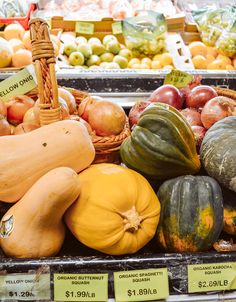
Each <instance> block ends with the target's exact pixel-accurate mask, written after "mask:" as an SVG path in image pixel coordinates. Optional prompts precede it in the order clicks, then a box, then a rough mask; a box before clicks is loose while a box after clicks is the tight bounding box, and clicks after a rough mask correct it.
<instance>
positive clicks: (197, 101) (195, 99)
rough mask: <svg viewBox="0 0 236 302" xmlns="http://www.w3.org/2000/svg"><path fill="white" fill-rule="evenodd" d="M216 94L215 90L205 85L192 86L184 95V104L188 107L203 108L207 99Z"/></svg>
mask: <svg viewBox="0 0 236 302" xmlns="http://www.w3.org/2000/svg"><path fill="white" fill-rule="evenodd" d="M216 96H217V93H216V91H215V90H214V89H213V88H212V87H210V86H206V85H200V86H196V87H194V88H193V89H192V90H191V91H190V92H189V93H188V94H187V96H186V106H187V107H189V108H197V109H198V108H203V106H204V105H205V104H206V102H208V101H209V100H211V99H213V98H214V97H216Z"/></svg>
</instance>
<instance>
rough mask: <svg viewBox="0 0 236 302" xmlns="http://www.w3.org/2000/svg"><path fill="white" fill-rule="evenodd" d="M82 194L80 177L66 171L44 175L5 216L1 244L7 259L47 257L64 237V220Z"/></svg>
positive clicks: (55, 250) (61, 170)
mask: <svg viewBox="0 0 236 302" xmlns="http://www.w3.org/2000/svg"><path fill="white" fill-rule="evenodd" d="M79 193H80V184H79V179H78V175H77V174H76V172H75V171H74V170H72V169H71V168H67V167H60V168H56V169H53V170H51V171H49V172H48V173H46V174H45V175H43V176H42V177H41V178H40V179H39V180H38V181H37V182H36V183H35V184H34V185H33V186H32V187H31V188H30V190H29V191H27V193H26V194H25V195H24V196H23V197H22V198H21V199H20V200H19V201H18V202H17V203H16V204H14V205H13V206H12V207H11V208H10V209H9V210H8V212H7V213H6V214H5V215H4V216H3V218H2V220H1V224H0V244H1V247H2V249H3V251H4V252H5V254H6V255H7V256H12V257H18V258H38V257H48V256H53V255H55V254H57V252H58V251H59V250H60V248H61V246H62V243H63V241H64V237H65V226H64V223H63V221H62V217H63V215H64V212H65V211H66V209H67V208H68V207H69V206H70V205H71V204H72V203H73V201H74V200H75V199H76V198H77V197H78V195H79Z"/></svg>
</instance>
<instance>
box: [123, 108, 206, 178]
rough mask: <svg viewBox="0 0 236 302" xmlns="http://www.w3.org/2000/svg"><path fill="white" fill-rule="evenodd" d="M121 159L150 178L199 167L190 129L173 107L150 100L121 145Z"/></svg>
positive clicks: (184, 172) (187, 171)
mask: <svg viewBox="0 0 236 302" xmlns="http://www.w3.org/2000/svg"><path fill="white" fill-rule="evenodd" d="M120 154H121V158H122V162H123V163H124V164H125V165H126V166H128V167H129V168H131V169H134V170H136V171H138V172H140V173H142V174H143V175H145V176H146V177H148V178H150V179H160V180H163V179H168V178H171V177H174V176H179V175H184V174H195V173H197V172H198V171H199V169H200V160H199V157H198V154H197V150H196V144H195V139H194V135H193V132H192V130H191V127H190V125H189V124H188V122H187V121H186V120H185V118H184V117H183V116H182V115H181V114H180V113H179V112H178V110H176V109H175V108H173V107H171V106H169V105H166V104H162V103H154V104H152V105H149V106H148V107H147V109H145V110H144V112H143V113H142V115H141V118H140V120H139V122H138V124H137V125H136V126H135V128H134V130H133V131H132V132H131V136H130V137H128V138H127V139H126V140H125V141H124V142H123V143H122V145H121V150H120Z"/></svg>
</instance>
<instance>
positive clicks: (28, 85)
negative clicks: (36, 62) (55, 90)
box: [0, 65, 37, 102]
mask: <svg viewBox="0 0 236 302" xmlns="http://www.w3.org/2000/svg"><path fill="white" fill-rule="evenodd" d="M35 87H37V83H36V78H35V75H34V69H33V65H29V66H27V67H26V68H24V69H23V70H21V71H19V72H17V74H15V75H13V76H11V77H9V78H7V79H6V80H4V81H2V82H0V100H2V101H5V102H6V101H8V100H9V98H10V97H12V96H15V95H19V94H25V93H26V92H29V91H30V90H32V89H34V88H35Z"/></svg>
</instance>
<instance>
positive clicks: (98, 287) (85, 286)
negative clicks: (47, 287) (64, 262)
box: [54, 274, 108, 302]
mask: <svg viewBox="0 0 236 302" xmlns="http://www.w3.org/2000/svg"><path fill="white" fill-rule="evenodd" d="M107 300H108V274H54V301H83V302H85V301H107Z"/></svg>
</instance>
